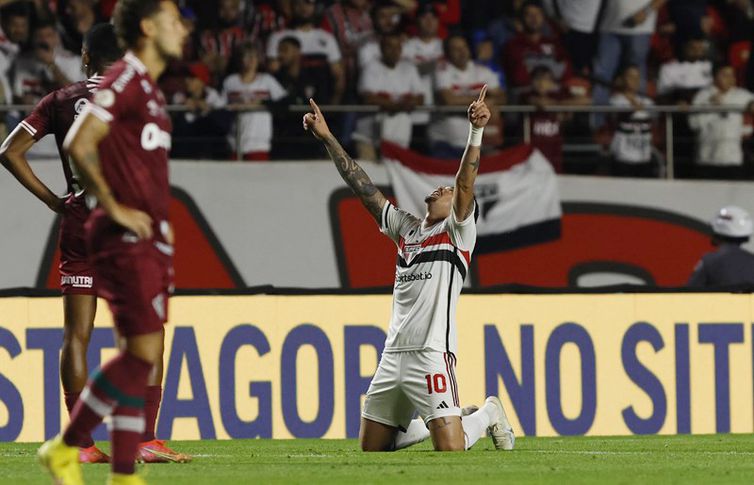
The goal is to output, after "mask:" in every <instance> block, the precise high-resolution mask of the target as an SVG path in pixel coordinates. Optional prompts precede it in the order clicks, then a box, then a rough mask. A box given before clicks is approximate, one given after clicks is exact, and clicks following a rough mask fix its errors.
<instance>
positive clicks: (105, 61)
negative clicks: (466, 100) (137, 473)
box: [0, 24, 123, 463]
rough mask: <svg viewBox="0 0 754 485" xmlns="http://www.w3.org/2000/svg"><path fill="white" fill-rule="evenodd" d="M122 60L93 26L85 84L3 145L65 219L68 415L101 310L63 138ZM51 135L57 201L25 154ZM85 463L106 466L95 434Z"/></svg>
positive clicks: (0, 154)
mask: <svg viewBox="0 0 754 485" xmlns="http://www.w3.org/2000/svg"><path fill="white" fill-rule="evenodd" d="M122 56H123V51H122V50H121V49H120V48H119V47H118V43H117V40H116V38H115V31H114V30H113V27H112V25H110V24H98V25H95V26H94V27H93V28H92V29H91V30H90V31H89V32H88V33H87V35H86V36H85V38H84V44H83V48H82V52H81V59H82V62H83V64H84V69H85V70H86V76H87V78H88V79H87V80H86V81H80V82H77V83H74V84H71V85H69V86H66V87H64V88H61V89H59V90H57V91H53V92H52V93H50V94H48V95H47V96H46V97H45V98H43V99H42V101H40V102H39V104H37V106H36V107H35V108H34V111H32V113H31V114H30V115H29V116H28V117H27V118H26V119H24V120H23V121H22V122H21V123H19V125H18V126H17V127H16V129H15V130H14V131H13V132H12V133H11V134H10V136H8V138H7V139H6V140H5V142H4V143H3V145H2V147H0V160H2V163H3V165H4V166H5V167H6V168H7V169H8V170H9V171H10V172H11V173H12V174H13V175H14V176H15V177H16V178H17V179H18V180H19V182H21V184H22V185H23V186H24V187H26V188H27V189H28V190H29V191H30V192H31V193H32V194H34V195H35V196H36V197H37V198H38V199H39V200H41V201H42V202H44V203H45V204H46V205H47V206H48V207H49V208H50V209H52V210H53V211H55V212H57V213H59V214H60V215H61V217H62V221H61V226H60V240H59V243H60V287H61V289H62V290H63V306H64V309H65V310H64V331H63V348H62V354H61V357H60V379H61V381H62V382H63V391H64V396H65V405H66V408H68V412H69V414H70V412H71V410H72V409H73V405H74V404H75V403H76V400H77V399H78V396H79V394H80V393H81V390H82V389H83V388H84V385H85V384H86V378H87V377H88V375H89V374H88V372H87V364H86V349H87V347H88V344H89V337H90V336H91V333H92V328H93V325H94V314H95V312H96V309H97V299H96V294H97V290H96V280H95V278H94V271H93V269H92V267H91V265H90V264H89V262H88V260H87V257H86V244H85V240H84V222H86V219H87V217H88V216H89V209H88V208H87V206H86V201H85V196H84V191H83V189H82V188H81V184H80V182H79V180H78V177H77V176H76V174H75V172H74V170H73V167H72V166H71V164H70V161H69V159H68V157H67V156H66V155H65V154H64V153H63V140H64V139H65V136H66V134H67V133H68V129H69V128H70V127H71V125H72V124H73V121H74V120H75V119H76V117H77V116H78V115H79V113H80V112H81V111H82V110H83V108H84V106H85V105H86V104H87V103H88V102H89V99H90V98H91V96H92V94H93V93H94V90H95V89H96V88H97V87H98V86H99V83H100V82H101V81H102V76H101V74H103V73H104V72H105V69H107V67H109V66H110V64H112V63H113V62H115V61H117V60H118V59H120V58H121V57H122ZM48 134H52V135H54V136H55V141H56V143H57V145H58V152H59V153H60V160H61V162H62V163H63V173H64V175H65V180H66V195H65V196H64V197H62V198H61V197H58V196H57V195H56V194H55V193H53V192H52V190H50V189H49V188H48V187H47V186H46V185H45V184H44V183H43V182H42V181H40V180H39V179H38V178H37V177H36V175H34V172H32V170H31V167H30V166H29V163H28V161H27V160H26V152H28V151H29V149H31V147H32V146H33V145H34V143H36V142H37V141H39V140H41V139H42V138H43V137H44V136H46V135H48ZM76 445H77V446H79V447H80V450H79V459H80V461H81V462H82V463H107V462H108V461H109V460H108V457H107V455H105V454H104V453H102V452H101V451H100V450H99V449H98V448H97V447H96V446H94V441H93V440H92V437H91V435H86V436H85V437H83V438H82V440H81V441H80V442H78V443H76Z"/></svg>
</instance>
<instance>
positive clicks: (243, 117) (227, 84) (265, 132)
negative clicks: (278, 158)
mask: <svg viewBox="0 0 754 485" xmlns="http://www.w3.org/2000/svg"><path fill="white" fill-rule="evenodd" d="M259 57H260V54H259V51H258V49H257V48H256V47H255V46H254V44H252V43H246V44H243V45H242V46H241V48H240V49H239V50H237V51H236V53H235V55H234V61H235V62H234V64H237V67H238V69H237V74H231V75H230V76H228V77H227V78H226V79H225V81H224V82H223V97H224V99H225V100H226V102H227V103H228V106H229V107H231V108H237V109H243V108H258V107H260V106H263V105H269V104H270V103H272V102H274V101H277V100H279V99H281V98H283V97H285V96H286V94H287V93H286V92H285V89H283V87H282V86H281V85H280V83H278V82H277V81H276V80H275V78H274V77H272V76H271V75H270V74H267V73H264V72H259ZM234 67H236V66H234ZM236 134H238V138H239V140H238V141H239V143H240V146H237V143H236ZM228 140H229V142H230V145H231V147H232V148H233V150H234V151H235V152H236V153H237V154H240V155H241V157H242V158H243V159H244V160H254V161H263V160H269V152H270V146H271V140H272V115H271V114H270V112H269V111H267V110H263V111H252V112H247V113H239V115H238V118H237V123H236V126H235V128H234V130H233V131H232V132H231V135H230V136H229V138H228Z"/></svg>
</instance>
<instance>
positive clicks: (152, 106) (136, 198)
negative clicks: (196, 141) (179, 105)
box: [86, 52, 172, 241]
mask: <svg viewBox="0 0 754 485" xmlns="http://www.w3.org/2000/svg"><path fill="white" fill-rule="evenodd" d="M86 110H87V113H91V114H92V115H94V116H96V117H97V118H99V119H100V120H102V121H103V122H105V123H107V124H108V125H110V132H109V134H108V135H107V137H105V139H103V140H102V141H101V142H100V145H99V155H100V161H101V167H102V174H103V176H104V177H105V180H106V181H107V184H108V185H109V187H110V190H112V193H113V195H114V197H115V199H116V200H117V201H118V202H119V203H121V204H123V205H125V206H127V207H131V208H134V209H138V210H141V211H143V212H146V213H147V214H149V216H150V217H151V218H152V220H153V221H154V224H155V226H154V234H155V237H157V238H160V239H162V240H163V241H164V235H165V234H164V232H165V231H166V229H165V228H166V226H167V220H168V206H169V202H170V186H169V185H168V154H169V152H170V143H171V141H170V131H171V129H172V125H171V122H170V117H169V116H168V113H167V111H166V110H165V97H164V96H163V95H162V92H161V91H160V89H159V88H158V87H157V84H155V82H154V80H152V78H151V77H150V76H149V73H148V72H147V69H146V67H145V66H144V64H143V63H142V62H141V61H140V60H139V59H138V58H137V57H136V56H135V55H133V53H131V52H129V53H127V54H126V55H125V56H124V57H123V59H121V60H120V61H118V62H116V63H115V64H113V66H112V67H111V68H110V69H109V70H108V72H107V73H106V74H105V78H104V79H103V80H102V83H101V84H100V87H99V89H98V90H97V93H96V94H95V95H94V98H93V102H92V103H90V104H89V106H88V107H87V108H86ZM107 219H108V217H107V215H106V214H105V213H104V211H103V210H102V209H95V210H94V212H93V214H92V218H91V219H90V222H91V223H92V226H93V227H94V226H99V227H103V226H107V225H108V222H109V221H108V220H107ZM161 236H163V237H161Z"/></svg>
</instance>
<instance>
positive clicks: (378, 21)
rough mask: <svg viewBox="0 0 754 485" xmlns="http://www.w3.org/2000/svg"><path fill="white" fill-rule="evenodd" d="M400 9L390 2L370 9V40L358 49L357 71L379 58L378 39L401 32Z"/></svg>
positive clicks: (378, 4) (380, 3) (381, 3)
mask: <svg viewBox="0 0 754 485" xmlns="http://www.w3.org/2000/svg"><path fill="white" fill-rule="evenodd" d="M401 20H402V19H401V9H400V8H399V7H398V6H396V5H393V4H392V3H390V2H384V1H382V2H379V3H377V5H375V6H374V8H373V9H372V26H373V27H374V32H373V33H372V38H371V39H369V40H367V41H366V42H365V43H364V45H362V46H361V47H360V48H359V69H364V68H365V67H366V66H368V65H369V64H370V63H371V62H372V61H376V60H379V58H380V55H381V54H380V37H381V36H383V35H386V34H395V33H400V32H401Z"/></svg>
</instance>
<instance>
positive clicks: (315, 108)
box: [309, 98, 322, 116]
mask: <svg viewBox="0 0 754 485" xmlns="http://www.w3.org/2000/svg"><path fill="white" fill-rule="evenodd" d="M309 106H311V107H312V109H313V110H314V114H315V115H317V116H320V115H321V114H322V111H320V109H319V106H317V103H315V102H314V98H309Z"/></svg>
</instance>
